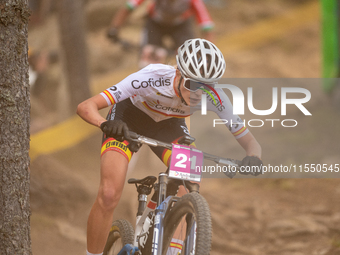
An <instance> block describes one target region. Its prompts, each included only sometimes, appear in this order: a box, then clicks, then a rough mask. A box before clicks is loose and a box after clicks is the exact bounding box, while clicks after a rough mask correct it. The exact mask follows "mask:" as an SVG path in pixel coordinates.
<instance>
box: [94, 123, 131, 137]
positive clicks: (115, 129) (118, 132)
mask: <svg viewBox="0 0 340 255" xmlns="http://www.w3.org/2000/svg"><path fill="white" fill-rule="evenodd" d="M100 129H101V130H102V131H103V133H105V134H106V135H107V136H109V137H113V138H115V139H116V140H117V141H119V142H123V141H124V140H129V139H131V137H130V134H129V128H128V126H127V125H126V123H125V122H124V121H121V120H107V121H105V122H103V123H102V124H101V125H100Z"/></svg>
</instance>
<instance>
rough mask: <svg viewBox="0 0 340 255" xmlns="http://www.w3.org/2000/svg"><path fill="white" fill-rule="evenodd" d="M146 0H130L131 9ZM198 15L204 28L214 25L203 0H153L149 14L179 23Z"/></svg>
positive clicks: (157, 19) (158, 18) (163, 22)
mask: <svg viewBox="0 0 340 255" xmlns="http://www.w3.org/2000/svg"><path fill="white" fill-rule="evenodd" d="M144 1H145V0H128V1H127V6H128V8H129V9H130V10H133V9H135V8H136V7H137V6H139V5H140V4H142V3H143V2H144ZM193 15H194V16H195V17H196V20H197V22H198V24H199V25H200V26H201V28H202V29H204V30H207V29H211V28H212V27H213V22H212V19H211V17H210V15H209V12H208V10H207V9H206V7H205V5H204V3H203V1H202V0H152V1H151V3H150V5H149V16H150V17H151V19H153V20H154V21H156V22H158V23H162V24H168V25H178V24H181V23H183V22H184V21H185V20H187V19H189V18H190V17H192V16H193Z"/></svg>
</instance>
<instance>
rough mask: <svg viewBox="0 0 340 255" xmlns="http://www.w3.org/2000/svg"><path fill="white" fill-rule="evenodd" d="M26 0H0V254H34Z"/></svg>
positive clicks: (27, 12) (27, 10) (27, 11)
mask: <svg viewBox="0 0 340 255" xmlns="http://www.w3.org/2000/svg"><path fill="white" fill-rule="evenodd" d="M28 19H29V9H28V0H0V253H1V255H13V254H18V255H21V254H25V255H26V254H27V255H29V254H32V252H31V238H30V223H29V220H30V205H29V162H30V160H29V156H28V151H29V139H30V131H29V128H30V98H29V97H30V93H29V83H28V60H27V47H28V46H27V34H28V32H27V25H28Z"/></svg>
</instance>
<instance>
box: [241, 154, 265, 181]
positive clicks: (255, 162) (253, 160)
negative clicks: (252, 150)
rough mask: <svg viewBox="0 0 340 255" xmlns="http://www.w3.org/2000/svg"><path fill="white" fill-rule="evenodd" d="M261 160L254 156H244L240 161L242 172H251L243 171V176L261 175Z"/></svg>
mask: <svg viewBox="0 0 340 255" xmlns="http://www.w3.org/2000/svg"><path fill="white" fill-rule="evenodd" d="M262 165H263V163H262V160H261V159H259V158H258V157H256V156H246V157H245V158H244V159H243V160H242V165H241V167H242V166H243V167H244V168H243V169H244V170H248V169H249V170H251V171H243V172H242V173H243V174H251V175H255V176H258V175H260V174H263V171H262ZM252 166H256V167H252Z"/></svg>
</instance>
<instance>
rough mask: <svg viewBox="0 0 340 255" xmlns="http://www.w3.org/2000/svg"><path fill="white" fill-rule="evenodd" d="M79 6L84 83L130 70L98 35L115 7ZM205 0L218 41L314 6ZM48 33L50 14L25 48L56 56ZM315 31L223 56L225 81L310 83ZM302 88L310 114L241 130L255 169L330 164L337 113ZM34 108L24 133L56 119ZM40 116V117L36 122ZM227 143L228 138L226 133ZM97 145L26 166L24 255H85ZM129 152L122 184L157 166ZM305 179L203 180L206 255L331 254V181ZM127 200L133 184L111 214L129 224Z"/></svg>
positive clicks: (129, 33)
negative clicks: (249, 138) (209, 226)
mask: <svg viewBox="0 0 340 255" xmlns="http://www.w3.org/2000/svg"><path fill="white" fill-rule="evenodd" d="M88 2H89V3H88V6H87V9H86V10H87V16H86V17H87V22H88V28H89V29H88V44H89V51H90V64H91V74H92V80H93V83H95V82H96V81H98V80H99V78H101V77H104V76H105V75H108V74H109V75H110V77H114V76H115V75H116V73H117V75H118V73H120V72H122V71H124V70H127V69H128V70H130V69H131V66H133V68H135V70H137V66H136V59H137V58H136V54H135V53H134V52H130V53H127V52H123V51H122V50H121V49H120V47H119V46H117V45H112V44H111V43H109V42H108V41H107V40H106V38H105V26H106V25H107V24H108V22H109V19H110V18H111V15H112V13H113V12H114V10H115V8H116V6H118V3H117V2H116V3H114V4H112V3H110V2H113V1H95V0H92V1H88ZM210 2H211V3H212V4H211V5H209V10H210V11H211V14H212V17H213V18H214V20H215V22H216V43H217V44H218V42H219V39H220V38H222V37H224V38H228V37H229V36H230V37H232V36H234V35H235V34H237V33H240V32H242V31H244V30H246V29H249V28H251V27H253V26H254V25H255V24H258V23H260V22H263V21H267V20H270V19H271V18H273V17H278V16H280V15H281V14H283V13H285V12H289V11H291V10H294V9H295V8H297V7H300V6H304V5H306V4H309V3H315V1H302V0H300V1H287V0H261V1H256V2H255V1H249V0H238V1H223V0H222V1H217V0H214V1H213V0H210ZM103 6H104V8H103ZM140 17H141V14H140V13H137V14H136V15H134V16H133V17H132V19H131V21H130V22H129V24H128V26H127V27H126V29H125V32H124V36H126V37H127V38H130V40H136V37H137V36H135V35H137V34H139V31H140V23H141V22H139V21H140ZM275 29H280V27H277V28H275ZM57 31H58V30H57V25H56V19H55V16H54V15H52V16H51V17H50V18H49V19H48V20H47V22H46V24H44V25H43V26H41V27H37V28H33V29H32V30H31V33H30V43H31V44H32V45H35V46H36V47H38V48H39V47H42V48H45V49H48V50H58V40H56V39H55V37H53V36H55V35H57V34H58V33H57ZM266 33H271V31H266ZM320 33H321V31H320V19H318V18H316V19H315V21H312V22H306V23H304V24H297V28H296V29H294V30H292V31H289V32H287V33H285V34H284V35H283V36H280V37H278V38H276V39H271V40H267V39H266V40H263V41H262V43H261V44H258V45H256V46H255V47H246V48H242V49H238V50H237V51H232V52H228V54H227V55H226V56H225V57H226V61H227V71H226V77H233V78H318V77H320V75H321V39H320ZM259 36H260V35H259ZM251 39H252V38H249V40H251ZM137 41H138V40H137ZM241 43H243V42H240V44H241ZM223 48H228V45H223ZM131 70H133V69H131ZM58 72H60V67H58V66H54V67H52V68H51V70H49V75H50V76H49V78H50V79H51V80H54V81H55V80H57V79H56V77H58ZM315 81H317V82H316V84H321V82H320V81H318V80H317V79H312V80H311V83H314V82H315ZM96 84H98V82H97V83H96ZM60 87H62V86H61V85H60ZM261 88H262V90H263V91H259V92H257V93H265V91H264V90H265V88H263V87H261ZM309 89H310V91H311V93H312V100H311V102H310V103H309V104H308V110H309V111H311V112H312V114H313V116H312V117H309V118H307V117H306V118H304V116H301V112H299V111H291V112H290V115H289V118H296V119H299V125H298V127H296V128H294V129H289V130H287V129H285V128H282V127H277V128H271V127H270V126H265V127H263V128H253V129H251V131H252V132H253V134H254V135H255V136H256V138H257V140H258V141H259V142H260V144H261V145H262V148H263V161H264V164H269V163H270V164H272V165H280V164H283V165H288V164H296V165H301V164H302V165H303V164H310V163H316V164H328V165H330V164H333V165H334V164H339V163H340V156H339V155H340V146H339V141H340V139H339V138H340V134H339V132H338V130H339V129H340V120H339V112H338V109H337V108H335V107H334V105H333V103H332V100H331V97H330V96H328V95H325V94H324V93H323V92H322V89H321V85H320V86H315V85H313V86H311V87H310V88H309ZM62 90H63V88H61V89H59V91H58V93H59V92H60V91H62ZM94 90H98V88H94ZM44 102H45V101H44V98H39V97H37V96H35V95H32V133H35V132H38V131H40V130H42V129H44V128H45V127H48V126H50V125H52V124H53V123H55V121H56V119H58V118H59V117H60V113H58V111H60V109H62V108H61V107H60V106H56V109H57V110H55V109H54V110H55V111H50V112H48V111H47V110H46V109H45V110H43V109H41V108H42V106H43V105H44ZM46 114H47V115H48V116H49V117H47V118H46ZM300 120H301V121H300ZM200 132H206V131H205V130H200ZM196 138H197V137H196ZM212 139H213V138H212ZM227 139H230V140H232V139H233V138H232V137H231V136H230V134H229V135H228V136H227ZM100 141H101V134H100V132H99V131H98V132H97V133H95V134H94V135H92V136H91V137H89V138H88V139H86V140H85V141H82V142H81V143H80V144H76V145H74V146H73V147H71V148H68V149H66V150H63V151H58V152H55V153H53V154H49V155H42V156H39V157H38V158H37V159H35V160H34V161H32V162H31V180H32V181H31V208H32V217H31V233H32V247H33V254H34V255H43V254H44V255H45V254H49V255H59V254H65V255H71V254H72V255H78V254H79V255H83V254H85V251H86V221H87V216H88V214H89V211H90V209H91V206H92V203H93V201H94V199H95V197H96V192H97V188H98V183H99V156H100V155H99V153H100ZM202 144H205V143H202ZM234 145H235V146H234ZM225 152H226V154H227V156H230V157H235V158H242V157H243V156H244V155H243V154H244V153H243V152H242V149H241V148H240V147H238V145H237V144H236V143H235V144H234V141H230V143H229V144H228V146H227V148H226V149H225ZM138 155H139V156H138V158H137V157H136V158H137V159H135V160H133V161H132V162H131V167H130V169H129V173H128V177H127V178H130V177H132V176H133V177H136V178H138V177H144V176H145V175H146V174H148V175H157V174H158V172H159V171H164V170H165V169H164V166H163V165H162V164H161V163H160V162H159V161H158V160H157V159H155V157H154V156H153V155H152V154H151V151H150V150H149V149H148V148H142V149H141V151H140V152H138ZM137 166H138V167H137ZM150 169H151V170H150ZM272 177H276V176H275V175H273V176H272ZM308 177H309V178H256V179H254V178H250V179H249V178H248V179H242V178H236V179H227V178H222V179H221V178H207V179H204V181H203V185H202V187H201V194H202V195H203V196H204V197H205V198H206V199H207V201H208V203H209V205H210V209H211V214H212V220H213V244H212V251H211V255H222V254H223V255H224V254H228V255H336V254H340V179H337V178H316V177H318V176H315V175H310V176H308ZM135 198H137V195H136V192H135V188H134V187H133V186H131V185H130V186H127V185H126V187H125V190H124V194H123V198H122V200H121V201H120V203H119V205H118V208H117V210H116V212H115V216H114V217H115V218H126V219H128V220H130V221H132V222H134V217H135V212H136V209H135V208H136V199H135Z"/></svg>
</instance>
